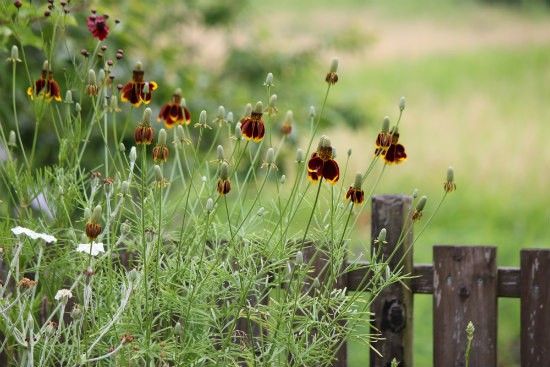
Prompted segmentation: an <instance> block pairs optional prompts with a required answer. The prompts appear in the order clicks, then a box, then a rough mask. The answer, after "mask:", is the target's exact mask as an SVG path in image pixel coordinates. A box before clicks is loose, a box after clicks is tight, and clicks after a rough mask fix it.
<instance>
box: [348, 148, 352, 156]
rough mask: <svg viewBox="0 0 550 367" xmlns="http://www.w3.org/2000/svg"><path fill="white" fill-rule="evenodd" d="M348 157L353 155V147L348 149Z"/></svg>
mask: <svg viewBox="0 0 550 367" xmlns="http://www.w3.org/2000/svg"><path fill="white" fill-rule="evenodd" d="M348 157H351V148H349V149H348Z"/></svg>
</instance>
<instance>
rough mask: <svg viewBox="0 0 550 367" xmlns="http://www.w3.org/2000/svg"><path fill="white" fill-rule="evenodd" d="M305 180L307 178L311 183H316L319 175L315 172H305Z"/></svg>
mask: <svg viewBox="0 0 550 367" xmlns="http://www.w3.org/2000/svg"><path fill="white" fill-rule="evenodd" d="M307 178H308V179H309V180H310V181H311V182H317V181H319V175H318V174H317V172H316V171H308V172H307Z"/></svg>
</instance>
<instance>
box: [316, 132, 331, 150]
mask: <svg viewBox="0 0 550 367" xmlns="http://www.w3.org/2000/svg"><path fill="white" fill-rule="evenodd" d="M330 147H332V144H331V143H330V139H329V138H328V137H327V136H326V135H323V136H321V139H319V148H330Z"/></svg>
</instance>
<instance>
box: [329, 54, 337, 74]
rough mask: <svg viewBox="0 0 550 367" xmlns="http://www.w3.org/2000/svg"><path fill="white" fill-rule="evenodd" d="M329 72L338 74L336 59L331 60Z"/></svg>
mask: <svg viewBox="0 0 550 367" xmlns="http://www.w3.org/2000/svg"><path fill="white" fill-rule="evenodd" d="M330 72H331V73H336V72H338V59H337V58H333V59H332V61H331V62H330Z"/></svg>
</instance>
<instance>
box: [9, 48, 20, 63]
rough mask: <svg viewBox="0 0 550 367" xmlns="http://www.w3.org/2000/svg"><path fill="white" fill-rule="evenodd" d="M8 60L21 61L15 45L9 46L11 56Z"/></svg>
mask: <svg viewBox="0 0 550 367" xmlns="http://www.w3.org/2000/svg"><path fill="white" fill-rule="evenodd" d="M9 60H10V61H11V62H21V60H20V59H19V49H18V48H17V46H16V45H13V46H11V57H10V59H9Z"/></svg>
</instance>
